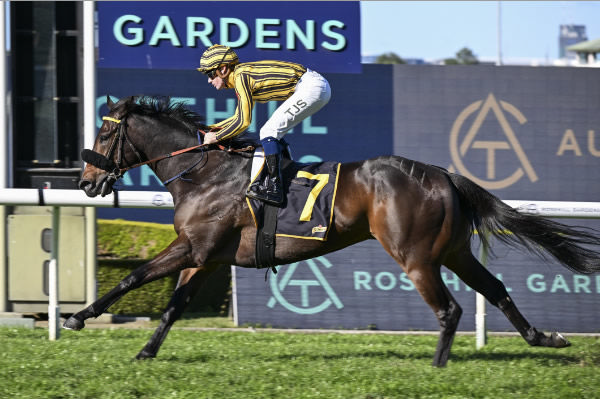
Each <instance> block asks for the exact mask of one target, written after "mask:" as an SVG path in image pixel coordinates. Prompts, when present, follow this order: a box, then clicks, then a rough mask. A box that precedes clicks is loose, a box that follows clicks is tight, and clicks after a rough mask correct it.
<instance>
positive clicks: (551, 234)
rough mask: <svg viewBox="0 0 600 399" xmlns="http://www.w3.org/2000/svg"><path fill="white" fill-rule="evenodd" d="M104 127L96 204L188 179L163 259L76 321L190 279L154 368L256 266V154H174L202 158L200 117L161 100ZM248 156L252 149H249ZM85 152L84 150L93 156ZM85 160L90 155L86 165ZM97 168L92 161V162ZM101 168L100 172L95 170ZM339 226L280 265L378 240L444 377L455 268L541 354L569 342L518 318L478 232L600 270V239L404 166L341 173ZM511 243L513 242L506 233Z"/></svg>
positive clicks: (441, 174) (293, 245) (462, 182)
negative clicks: (217, 279)
mask: <svg viewBox="0 0 600 399" xmlns="http://www.w3.org/2000/svg"><path fill="white" fill-rule="evenodd" d="M108 106H109V114H108V115H107V117H105V118H104V119H105V121H104V123H103V124H102V126H101V128H100V131H99V133H98V136H97V138H96V142H95V144H94V148H93V151H94V152H91V151H89V150H87V151H88V153H87V154H86V157H83V158H84V159H85V160H87V161H88V162H90V163H88V164H87V166H86V168H85V170H84V172H83V175H82V178H81V181H80V183H79V186H80V188H81V189H82V190H84V191H85V192H86V193H87V195H88V196H90V197H94V196H96V195H106V194H108V193H110V192H111V191H112V185H113V183H114V182H115V181H116V180H117V179H118V178H119V177H120V176H121V174H122V173H123V171H124V170H126V169H129V168H132V167H136V166H139V165H140V164H143V163H148V164H149V165H150V167H151V168H152V170H153V171H154V172H155V174H156V175H157V176H158V177H159V178H160V179H161V180H162V181H163V182H164V181H167V180H169V179H171V178H173V177H174V176H179V175H180V174H181V172H184V171H185V172H186V173H185V176H183V177H185V178H184V179H183V178H182V179H177V178H176V179H174V180H173V181H172V182H171V183H169V184H168V186H167V187H168V189H169V192H170V193H171V195H172V196H173V199H174V204H175V218H174V227H175V231H176V232H177V235H178V236H177V238H176V239H175V240H174V241H173V242H172V243H171V244H170V245H169V246H168V247H167V248H166V249H165V250H163V251H162V252H161V253H160V254H159V255H158V256H156V258H154V259H152V260H151V261H149V262H147V263H146V264H144V265H142V266H140V267H139V268H137V269H135V270H134V271H133V272H132V273H131V274H130V275H128V276H127V277H125V278H124V279H123V280H122V281H121V282H120V283H119V284H118V285H117V286H116V287H114V288H113V289H112V290H111V291H110V292H108V293H107V294H106V295H104V296H103V297H102V298H100V299H98V300H97V301H96V302H94V303H93V304H91V305H90V306H88V307H86V308H85V309H83V310H81V311H80V312H78V313H76V314H74V315H73V316H71V317H70V318H69V319H67V321H66V322H65V323H64V327H65V328H70V329H74V330H80V329H82V328H83V327H84V322H85V320H86V319H88V318H90V317H98V316H99V315H101V314H102V313H103V312H105V311H106V310H107V309H108V308H109V307H110V306H111V305H112V304H113V303H114V302H115V301H117V300H118V299H119V298H121V297H122V296H123V295H125V294H126V293H127V292H129V291H130V290H133V289H135V288H137V287H140V286H141V285H143V284H146V283H149V282H151V281H154V280H156V279H159V278H162V277H165V276H167V275H169V274H172V273H175V272H180V279H179V283H178V286H177V288H176V290H175V293H174V295H173V298H172V299H171V301H170V303H169V305H168V307H167V309H166V311H165V314H164V315H163V318H162V323H161V325H160V326H159V327H158V329H157V330H156V332H155V333H154V335H153V337H152V338H151V339H150V341H149V342H148V344H147V345H146V347H145V348H144V349H142V351H141V352H140V353H139V354H138V356H137V357H138V358H149V357H155V356H156V354H157V352H158V349H159V347H160V345H161V343H162V341H163V340H164V338H165V337H166V335H167V333H168V331H169V328H170V327H171V325H172V324H173V322H174V321H175V320H176V319H177V318H178V317H179V316H180V315H181V313H182V312H183V309H184V307H185V305H186V303H187V302H188V301H189V299H190V297H191V296H192V295H193V294H194V293H195V292H196V291H197V290H198V289H199V288H200V286H201V285H202V283H203V281H205V279H206V277H207V276H208V275H210V273H211V272H213V271H214V270H216V269H217V268H218V267H219V265H237V266H241V267H252V268H254V267H256V265H255V238H256V228H255V225H254V222H253V219H252V216H251V213H250V211H249V209H248V205H247V202H246V200H245V192H246V188H247V187H248V184H249V177H250V167H251V163H252V155H251V153H245V152H236V151H232V150H231V149H232V148H234V149H235V148H238V147H239V145H240V144H239V143H238V140H233V141H231V142H230V143H229V144H227V145H229V146H230V147H229V149H230V150H222V149H219V148H218V147H217V146H216V145H210V146H200V147H198V148H195V149H194V150H193V151H188V152H184V153H182V154H180V155H178V156H168V157H165V156H164V155H163V154H166V153H170V152H174V151H177V150H181V149H186V148H192V147H197V146H198V145H199V144H198V141H199V139H198V138H197V131H198V129H204V126H203V125H202V124H201V120H200V117H199V116H198V115H196V114H194V113H193V112H191V111H189V110H187V109H186V108H185V107H184V106H183V105H182V104H178V103H175V104H172V103H169V102H168V101H162V100H160V99H157V98H148V97H144V98H141V99H139V101H136V99H135V98H133V97H132V98H126V99H121V100H120V101H119V102H117V103H116V104H115V103H113V102H112V101H110V98H109V99H108ZM241 145H243V144H241ZM85 151H86V150H84V152H85ZM82 156H83V154H82ZM86 158H87V159H86ZM94 165H95V166H94ZM339 173H340V174H339V185H338V191H337V196H336V202H335V207H334V217H333V222H332V223H333V225H332V227H331V230H330V233H329V236H328V239H327V241H317V240H298V239H295V238H289V237H278V238H277V247H276V251H275V258H276V261H277V263H278V264H282V265H283V264H289V263H293V262H297V261H300V260H303V259H307V258H313V257H316V256H319V255H323V254H326V253H328V252H332V251H336V250H339V249H341V248H344V247H347V246H349V245H352V244H355V243H357V242H360V241H363V240H368V239H376V240H378V241H379V242H380V243H381V245H382V246H383V248H384V249H385V250H386V251H387V252H388V253H389V254H390V255H391V256H392V257H393V258H394V259H395V260H396V261H397V262H398V264H399V265H400V267H401V268H402V270H403V271H404V272H405V273H406V274H407V275H408V276H409V278H410V279H411V280H412V282H413V283H414V285H415V287H416V288H417V290H418V292H419V293H420V294H421V296H422V297H423V299H424V300H425V302H427V304H428V305H429V306H430V307H431V309H432V310H433V312H434V313H435V316H436V317H437V319H438V321H439V324H440V336H439V341H438V345H437V349H436V351H435V355H434V358H433V364H434V365H435V366H444V365H446V362H447V360H448V356H449V354H450V348H451V346H452V341H453V339H454V335H455V332H456V328H457V325H458V321H459V319H460V316H461V313H462V310H461V308H460V306H459V305H458V303H457V302H456V301H455V299H454V298H453V297H452V295H451V294H450V292H449V290H448V289H447V288H446V286H445V285H444V282H443V281H442V278H441V274H440V267H441V266H442V265H445V266H446V267H447V268H448V269H450V270H452V271H453V272H454V273H456V274H457V275H458V276H459V277H460V278H461V279H462V280H463V281H464V282H465V283H466V284H467V285H469V286H470V287H471V288H473V289H474V290H476V291H477V292H480V293H481V294H483V295H484V296H485V297H486V299H487V300H488V301H489V302H490V303H491V304H492V305H494V306H496V307H498V308H499V309H500V310H501V311H502V312H503V313H504V314H505V315H506V317H507V318H508V320H510V322H511V323H512V324H513V326H514V327H515V328H516V329H517V331H518V332H519V333H520V334H521V335H522V336H523V338H524V339H525V341H527V343H528V344H530V345H532V346H546V347H554V348H560V347H564V346H568V345H569V343H568V341H567V340H566V339H565V338H563V337H562V336H561V335H560V334H558V333H552V334H550V335H545V334H544V333H542V332H540V331H537V330H536V329H535V328H534V327H532V326H531V325H530V324H529V323H528V322H527V320H526V319H525V317H524V316H523V315H522V314H521V313H520V312H519V310H518V309H517V307H516V305H515V303H514V302H513V301H512V299H511V298H510V296H509V295H508V293H507V291H506V289H505V286H504V284H503V283H502V282H501V281H499V280H498V279H496V278H495V277H494V276H493V275H492V274H491V273H490V272H489V271H487V270H486V269H485V268H484V267H483V266H482V265H481V264H480V263H479V262H478V261H477V259H476V258H475V257H474V256H473V254H472V251H471V236H472V234H473V231H474V230H477V231H479V232H481V233H483V234H479V237H480V238H481V239H482V240H484V242H485V240H486V233H489V234H491V235H493V236H496V237H497V238H498V239H500V240H502V241H505V242H507V243H509V244H511V245H516V246H519V247H521V248H524V249H527V250H531V251H532V252H534V253H537V254H539V252H544V253H548V254H550V255H552V256H553V257H555V258H556V259H557V260H558V261H559V262H561V264H563V265H564V266H565V267H567V268H569V269H571V270H573V271H575V272H577V273H584V274H589V273H594V272H598V271H600V254H599V253H598V252H595V251H594V250H592V249H590V247H589V246H590V245H598V244H600V240H599V239H598V238H597V237H596V236H595V235H594V232H593V231H591V230H586V229H580V228H573V227H570V226H566V225H564V224H561V223H557V222H555V221H552V220H548V219H545V218H541V217H537V216H532V215H526V214H521V213H518V212H517V211H515V210H514V209H512V208H510V207H509V206H507V205H505V204H504V203H503V202H502V201H500V200H499V199H498V198H496V197H495V196H494V195H492V194H491V193H489V192H488V191H486V190H484V189H483V188H481V187H480V186H478V185H476V184H475V183H473V182H472V181H470V180H468V179H467V178H465V177H462V176H460V175H457V174H453V173H449V172H448V171H446V170H444V169H441V168H438V167H435V166H431V165H425V164H422V163H419V162H416V161H411V160H409V159H406V158H402V157H398V156H382V157H378V158H375V159H369V160H365V161H361V162H352V163H344V164H342V165H341V168H340V172H339ZM507 230H508V231H509V232H511V233H510V234H504V233H503V232H505V231H507Z"/></svg>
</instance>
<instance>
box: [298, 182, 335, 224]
mask: <svg viewBox="0 0 600 399" xmlns="http://www.w3.org/2000/svg"><path fill="white" fill-rule="evenodd" d="M296 177H303V178H305V179H311V180H318V181H319V182H318V183H317V185H316V186H314V187H313V189H312V190H310V193H309V194H308V198H307V199H306V204H304V208H303V209H302V214H301V215H300V221H301V222H308V221H310V218H311V217H312V211H313V208H314V206H315V201H316V200H317V197H318V196H319V194H320V193H321V190H323V187H325V185H327V183H328V182H329V175H326V174H320V175H313V174H312V173H308V172H305V171H303V170H300V171H298V174H297V175H296Z"/></svg>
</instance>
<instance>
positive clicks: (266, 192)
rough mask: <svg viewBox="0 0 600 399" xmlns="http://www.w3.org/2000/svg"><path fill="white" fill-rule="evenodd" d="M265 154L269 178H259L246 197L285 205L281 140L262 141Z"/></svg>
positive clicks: (276, 204)
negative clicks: (281, 165)
mask: <svg viewBox="0 0 600 399" xmlns="http://www.w3.org/2000/svg"><path fill="white" fill-rule="evenodd" d="M261 143H262V146H263V150H264V153H265V160H266V164H267V173H268V176H267V178H266V179H264V180H263V179H260V178H257V179H255V180H254V182H253V183H252V184H251V185H250V187H249V188H248V192H247V193H246V195H247V196H248V197H250V198H254V199H257V200H260V201H264V202H267V203H269V204H272V205H275V206H280V205H281V204H283V187H282V179H281V168H280V163H281V162H280V160H281V147H280V144H279V140H277V139H276V138H274V137H267V138H266V139H262V140H261Z"/></svg>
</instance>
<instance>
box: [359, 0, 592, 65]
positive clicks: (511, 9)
mask: <svg viewBox="0 0 600 399" xmlns="http://www.w3.org/2000/svg"><path fill="white" fill-rule="evenodd" d="M360 6H361V31H362V33H361V48H362V49H361V53H362V54H363V55H378V54H382V53H385V52H394V53H396V54H397V55H399V56H400V57H402V58H422V59H426V60H435V59H443V58H449V57H454V55H455V54H456V52H457V51H458V50H460V49H461V48H463V47H468V48H470V49H471V50H472V51H473V53H475V55H476V56H477V57H478V58H479V59H480V60H483V59H487V60H496V59H497V58H498V37H500V43H501V44H500V48H501V54H502V59H503V60H507V59H520V58H521V59H522V58H535V59H556V58H558V36H559V26H560V25H561V24H575V25H585V26H586V33H587V36H588V40H593V39H600V1H501V2H498V1H361V4H360ZM498 9H500V21H501V22H500V28H501V29H500V35H498V31H499V30H498Z"/></svg>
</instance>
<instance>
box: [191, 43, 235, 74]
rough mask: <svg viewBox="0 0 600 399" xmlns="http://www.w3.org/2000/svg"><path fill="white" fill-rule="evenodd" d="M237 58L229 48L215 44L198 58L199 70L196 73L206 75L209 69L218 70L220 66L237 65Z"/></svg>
mask: <svg viewBox="0 0 600 399" xmlns="http://www.w3.org/2000/svg"><path fill="white" fill-rule="evenodd" d="M238 62H239V59H238V56H237V54H236V53H235V51H233V50H232V49H231V48H230V47H227V46H223V45H221V44H215V45H213V46H211V47H209V48H208V49H206V51H205V52H204V54H202V57H200V68H196V69H197V70H198V71H200V72H203V73H206V72H207V71H210V70H211V69H215V68H218V67H219V66H220V65H227V64H237V63H238Z"/></svg>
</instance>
